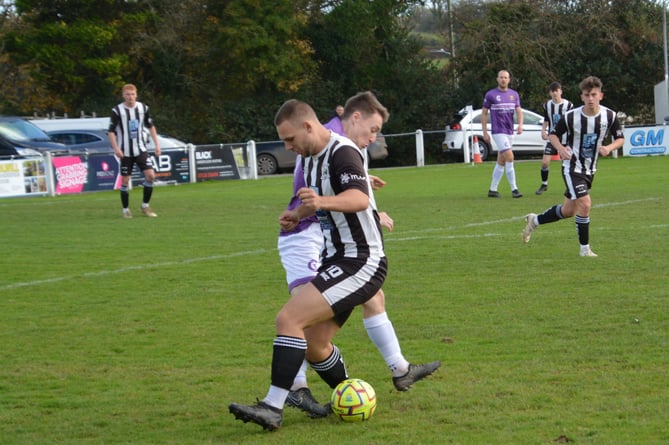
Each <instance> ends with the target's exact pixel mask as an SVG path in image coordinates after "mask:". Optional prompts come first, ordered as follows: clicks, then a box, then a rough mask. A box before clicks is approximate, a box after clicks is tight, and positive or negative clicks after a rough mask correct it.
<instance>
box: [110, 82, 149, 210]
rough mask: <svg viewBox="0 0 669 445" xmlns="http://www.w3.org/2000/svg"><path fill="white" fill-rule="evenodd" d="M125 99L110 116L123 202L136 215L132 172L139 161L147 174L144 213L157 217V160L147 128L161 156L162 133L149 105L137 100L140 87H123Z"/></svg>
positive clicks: (138, 164) (127, 85)
mask: <svg viewBox="0 0 669 445" xmlns="http://www.w3.org/2000/svg"><path fill="white" fill-rule="evenodd" d="M122 93H123V102H122V103H120V104H118V105H117V106H115V107H114V108H113V109H112V114H111V118H110V119H109V129H108V134H109V142H110V143H111V146H112V148H113V149H114V154H115V155H116V156H117V157H118V158H119V159H120V162H121V188H120V192H121V205H122V206H123V217H124V218H132V213H131V212H130V208H129V204H130V189H129V184H130V175H131V174H132V168H133V167H134V165H135V164H137V167H139V169H140V170H141V171H142V172H143V173H144V184H142V185H143V186H144V191H143V199H142V213H143V214H144V215H146V216H148V217H152V218H155V217H156V216H158V215H156V214H155V212H154V211H153V210H151V207H149V202H150V201H151V195H152V194H153V182H154V181H155V179H156V172H155V170H154V168H153V160H152V158H151V156H150V155H149V152H148V151H147V149H146V142H145V141H144V131H145V129H147V130H148V131H149V134H150V135H151V138H152V139H153V143H154V144H155V147H156V156H160V143H159V142H158V132H157V131H156V127H155V125H153V120H152V119H151V115H150V114H149V107H148V106H147V105H146V104H143V103H142V102H139V101H138V100H137V87H136V86H135V85H133V84H130V83H129V84H126V85H124V86H123V90H122Z"/></svg>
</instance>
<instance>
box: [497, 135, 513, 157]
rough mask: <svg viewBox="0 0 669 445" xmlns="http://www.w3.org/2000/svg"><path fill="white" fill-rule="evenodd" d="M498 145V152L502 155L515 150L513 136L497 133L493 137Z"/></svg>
mask: <svg viewBox="0 0 669 445" xmlns="http://www.w3.org/2000/svg"><path fill="white" fill-rule="evenodd" d="M492 138H493V139H494V140H495V145H497V152H498V153H502V152H505V151H507V150H511V149H512V148H513V135H512V134H504V133H495V134H493V135H492Z"/></svg>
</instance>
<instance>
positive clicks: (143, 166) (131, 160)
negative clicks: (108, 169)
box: [121, 151, 153, 176]
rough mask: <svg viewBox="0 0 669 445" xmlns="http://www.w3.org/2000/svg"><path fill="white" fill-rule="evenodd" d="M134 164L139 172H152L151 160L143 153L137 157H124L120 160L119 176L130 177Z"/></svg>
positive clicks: (147, 154)
mask: <svg viewBox="0 0 669 445" xmlns="http://www.w3.org/2000/svg"><path fill="white" fill-rule="evenodd" d="M135 164H137V167H139V169H140V170H141V171H144V170H153V158H152V157H151V156H149V153H148V152H146V151H144V152H142V153H141V154H140V155H139V156H124V157H123V158H122V159H121V176H130V175H131V174H132V167H133V166H134V165H135Z"/></svg>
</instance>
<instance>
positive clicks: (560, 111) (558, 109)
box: [544, 99, 574, 145]
mask: <svg viewBox="0 0 669 445" xmlns="http://www.w3.org/2000/svg"><path fill="white" fill-rule="evenodd" d="M573 109H574V104H573V103H572V102H570V101H569V100H567V99H562V102H561V103H559V104H556V103H555V102H553V100H552V99H551V100H549V101H548V102H546V103H545V104H544V122H548V133H550V132H551V131H553V130H554V129H555V124H557V123H558V122H559V121H560V119H562V117H563V116H564V115H565V114H566V113H567V111H570V110H573ZM561 142H562V144H563V145H564V143H565V140H564V138H563V139H562V141H561Z"/></svg>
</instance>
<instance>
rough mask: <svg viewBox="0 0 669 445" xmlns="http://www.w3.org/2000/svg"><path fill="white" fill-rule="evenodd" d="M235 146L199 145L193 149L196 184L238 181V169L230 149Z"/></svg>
mask: <svg viewBox="0 0 669 445" xmlns="http://www.w3.org/2000/svg"><path fill="white" fill-rule="evenodd" d="M234 146H236V145H235V144H220V145H200V146H198V147H196V148H195V177H196V179H197V182H202V181H207V180H210V179H239V169H238V168H237V162H236V160H235V156H234V154H233V153H232V148H233V147H234Z"/></svg>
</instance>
